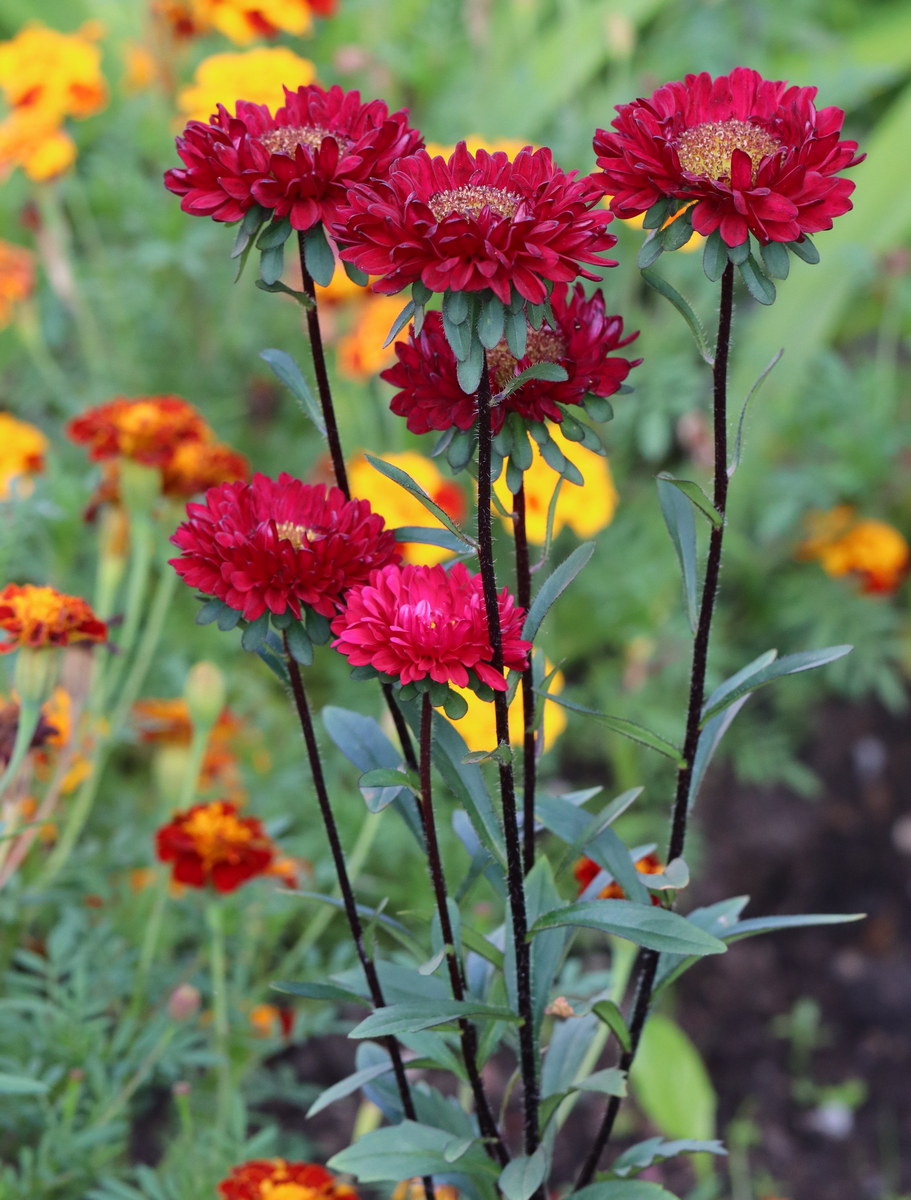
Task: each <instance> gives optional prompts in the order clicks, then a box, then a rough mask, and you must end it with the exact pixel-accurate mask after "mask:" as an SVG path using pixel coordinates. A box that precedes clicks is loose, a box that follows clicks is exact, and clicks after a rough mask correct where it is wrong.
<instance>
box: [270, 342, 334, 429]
mask: <svg viewBox="0 0 911 1200" xmlns="http://www.w3.org/2000/svg"><path fill="white" fill-rule="evenodd" d="M259 357H260V358H261V359H262V360H263V362H266V363H268V364H269V366H270V367H271V368H272V373H273V375H275V377H276V378H277V379H280V380H281V382H282V383H283V384H284V385H285V387H286V388H287V389H288V390H289V391H290V392H291V394H292V396H294V398H295V400H297V401H298V403H299V404H300V406H301V408H302V409H303V411H304V412H305V413H306V415H307V416H308V417H309V418H310V420H311V421H312V422H313V424H314V425H315V426H316V428H317V429H318V430H319V432H320V433H321V434H322V435H323V437H325V436H326V422H325V421H324V420H323V414H322V411H321V410H320V407H319V405H318V404H317V402H316V400H315V399H314V398H313V393H312V392H311V391H310V386H309V384H308V383H307V381H306V379H305V378H304V376H303V373H302V372H301V369H300V367H299V366H298V365H297V363H296V362H295V361H294V359H293V358H292V357H291V355H290V354H287V353H286V352H285V351H284V350H261V351H260V352H259Z"/></svg>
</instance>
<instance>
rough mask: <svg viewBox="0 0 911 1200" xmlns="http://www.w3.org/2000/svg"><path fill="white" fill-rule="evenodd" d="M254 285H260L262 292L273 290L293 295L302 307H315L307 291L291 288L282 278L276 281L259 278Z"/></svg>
mask: <svg viewBox="0 0 911 1200" xmlns="http://www.w3.org/2000/svg"><path fill="white" fill-rule="evenodd" d="M254 286H255V287H258V288H259V290H260V291H261V292H273V293H275V294H278V295H284V296H291V297H293V298H294V299H295V300H296V301H297V302H298V304H299V305H300V306H301V308H313V301H312V300H311V299H310V297H309V296H308V295H307V293H306V292H299V291H296V290H295V289H294V288H290V287H288V285H287V284H285V283H282V281H281V280H280V279H276V280H275V282H274V283H266V281H265V280H264V279H257V280H255V281H254Z"/></svg>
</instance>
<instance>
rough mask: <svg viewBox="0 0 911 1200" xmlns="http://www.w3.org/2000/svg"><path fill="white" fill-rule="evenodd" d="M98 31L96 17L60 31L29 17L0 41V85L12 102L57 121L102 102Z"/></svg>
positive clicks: (104, 100) (90, 111)
mask: <svg viewBox="0 0 911 1200" xmlns="http://www.w3.org/2000/svg"><path fill="white" fill-rule="evenodd" d="M102 32H103V30H102V27H101V26H99V25H98V24H97V23H96V22H91V23H89V24H87V25H84V26H83V27H82V29H80V30H78V31H77V32H76V33H60V32H59V31H58V30H56V29H50V28H49V27H48V26H47V25H43V24H42V23H41V22H40V21H30V22H29V23H28V24H27V25H25V26H24V27H23V28H22V29H20V30H19V32H18V33H17V34H16V36H15V37H14V38H11V39H10V40H9V41H7V42H0V91H2V93H3V96H4V98H5V100H6V102H7V104H8V105H9V106H10V108H13V109H17V108H27V109H29V110H30V111H31V112H37V113H41V114H43V115H44V116H45V117H47V118H49V119H50V120H51V121H52V122H55V123H58V124H59V123H60V122H61V121H62V120H63V119H64V118H65V117H89V116H91V115H92V114H93V113H96V112H99V111H100V110H101V109H102V108H104V106H105V104H106V103H107V99H108V89H107V84H106V83H105V80H104V76H103V75H102V73H101V50H100V49H99V47H98V46H97V45H96V42H97V40H98V38H99V37H100V36H101V34H102Z"/></svg>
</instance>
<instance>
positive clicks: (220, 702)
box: [183, 661, 225, 729]
mask: <svg viewBox="0 0 911 1200" xmlns="http://www.w3.org/2000/svg"><path fill="white" fill-rule="evenodd" d="M183 695H184V699H185V700H186V702H187V708H188V710H189V713H190V721H191V722H192V724H193V726H194V728H196V729H200V728H201V729H210V728H211V727H212V726H213V725H214V724H215V722H216V721H217V720H218V718H219V715H220V713H221V711H222V709H223V708H224V706H225V677H224V675H223V674H222V672H221V671H220V670H219V669H218V667H216V665H215V663H212V662H206V661H203V662H198V663H196V665H195V666H193V667H191V668H190V671H189V673H188V674H187V682H186V684H185V685H184V689H183Z"/></svg>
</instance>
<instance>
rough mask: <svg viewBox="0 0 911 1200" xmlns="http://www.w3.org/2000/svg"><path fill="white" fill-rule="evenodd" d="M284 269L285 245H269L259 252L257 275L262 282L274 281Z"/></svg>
mask: <svg viewBox="0 0 911 1200" xmlns="http://www.w3.org/2000/svg"><path fill="white" fill-rule="evenodd" d="M284 269H285V247H284V245H281V246H270V248H269V249H268V250H263V251H261V252H260V256H259V276H260V279H262V281H263V283H276V282H277V281H278V279H279V278H280V277H281V273H282V271H283V270H284Z"/></svg>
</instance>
